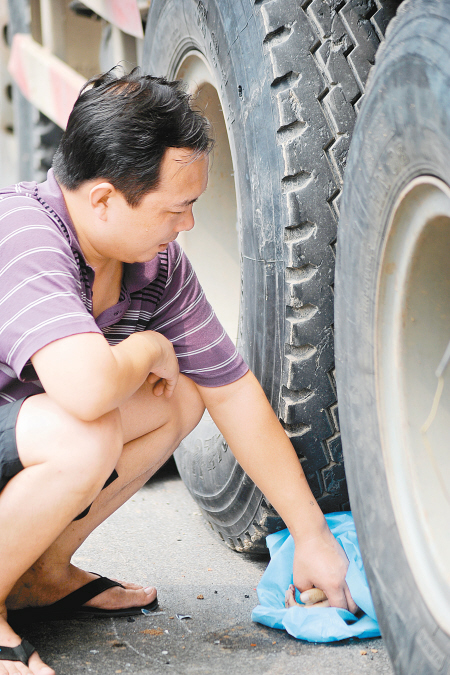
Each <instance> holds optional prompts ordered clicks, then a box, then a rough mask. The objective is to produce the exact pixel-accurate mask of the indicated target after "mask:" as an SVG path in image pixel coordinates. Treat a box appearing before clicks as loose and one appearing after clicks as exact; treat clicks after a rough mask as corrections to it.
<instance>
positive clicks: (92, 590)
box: [8, 577, 158, 622]
mask: <svg viewBox="0 0 450 675" xmlns="http://www.w3.org/2000/svg"><path fill="white" fill-rule="evenodd" d="M114 586H120V588H125V586H122V584H119V582H118V581H113V580H112V579H108V578H107V577H99V578H98V579H93V580H92V581H89V583H87V584H86V585H85V586H82V587H81V588H78V589H77V590H76V591H73V592H72V593H69V595H66V597H65V598H61V600H58V601H57V602H54V603H53V604H52V605H46V606H45V607H24V608H23V609H10V610H8V621H11V622H23V621H33V622H34V621H52V620H57V619H85V618H87V617H91V616H94V617H121V616H136V615H138V614H141V613H142V610H145V611H148V612H153V611H155V609H157V607H158V598H155V600H153V602H150V603H149V604H148V605H145V606H143V607H125V608H122V609H100V608H98V607H85V606H84V603H85V602H88V601H89V600H92V598H95V597H96V596H97V595H99V594H100V593H103V591H106V590H107V589H108V588H113V587H114Z"/></svg>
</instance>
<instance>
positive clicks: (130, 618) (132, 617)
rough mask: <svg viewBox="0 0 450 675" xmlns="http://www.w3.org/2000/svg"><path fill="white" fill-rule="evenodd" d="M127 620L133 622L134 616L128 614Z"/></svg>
mask: <svg viewBox="0 0 450 675" xmlns="http://www.w3.org/2000/svg"><path fill="white" fill-rule="evenodd" d="M127 621H128V623H134V622H135V621H136V619H135V618H134V616H129V617H128V619H127Z"/></svg>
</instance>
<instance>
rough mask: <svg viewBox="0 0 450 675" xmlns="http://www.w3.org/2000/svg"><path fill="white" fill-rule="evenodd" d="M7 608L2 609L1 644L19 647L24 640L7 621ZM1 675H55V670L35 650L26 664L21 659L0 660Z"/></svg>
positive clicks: (0, 614)
mask: <svg viewBox="0 0 450 675" xmlns="http://www.w3.org/2000/svg"><path fill="white" fill-rule="evenodd" d="M5 617H6V609H5V608H3V611H1V610H0V645H1V647H17V646H18V645H20V643H21V642H22V640H21V639H20V637H19V636H18V635H16V633H15V632H14V631H13V629H12V628H11V626H9V625H8V623H7V622H6V618H5ZM0 675H55V671H54V670H52V668H50V667H49V666H47V665H45V663H44V662H43V661H42V660H41V659H40V658H39V655H38V653H37V652H33V654H32V655H31V656H30V659H29V661H28V666H25V665H24V664H23V663H22V662H21V661H0Z"/></svg>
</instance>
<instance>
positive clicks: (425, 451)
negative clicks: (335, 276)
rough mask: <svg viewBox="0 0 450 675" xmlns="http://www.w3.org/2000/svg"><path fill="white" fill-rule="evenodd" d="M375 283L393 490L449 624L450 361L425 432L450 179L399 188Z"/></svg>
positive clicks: (429, 590) (440, 349) (447, 269)
mask: <svg viewBox="0 0 450 675" xmlns="http://www.w3.org/2000/svg"><path fill="white" fill-rule="evenodd" d="M378 289H379V291H378V297H377V314H376V317H377V318H376V335H375V344H376V345H377V351H376V381H377V399H378V410H379V412H380V429H381V434H382V450H383V455H384V460H385V466H386V474H387V480H388V485H389V491H390V496H391V500H392V504H393V509H394V514H395V518H396V523H397V526H398V528H399V532H400V537H401V539H402V543H403V546H404V550H405V553H406V556H407V559H408V562H409V565H410V568H411V570H412V573H413V575H414V577H415V580H416V583H417V585H418V587H419V589H420V591H421V594H422V597H423V599H424V600H425V602H426V604H427V605H428V608H429V610H430V612H431V614H432V615H433V616H434V617H435V619H436V621H437V623H438V625H440V626H441V627H442V629H443V630H445V631H446V632H447V633H450V536H449V527H448V523H449V521H450V496H449V495H450V485H448V482H449V480H448V479H449V478H450V452H449V449H450V367H447V369H446V371H445V373H444V388H443V391H442V395H441V397H440V401H439V405H438V407H437V411H436V414H435V416H434V419H433V421H432V423H431V425H430V426H429V428H428V431H427V432H426V433H425V434H424V433H423V425H424V423H425V422H426V420H427V419H428V420H429V421H430V420H431V418H430V411H431V409H432V405H433V400H434V399H435V394H436V390H437V385H438V379H437V376H436V369H437V368H438V365H439V363H440V362H441V360H442V358H443V355H444V352H445V350H446V347H447V345H448V343H449V340H450V189H449V188H448V186H447V185H446V184H444V183H443V182H442V181H440V180H438V179H436V178H433V177H430V176H421V177H420V178H416V179H414V180H413V181H411V182H410V184H409V185H408V186H407V187H406V188H405V189H404V190H403V191H402V193H401V194H400V196H399V198H398V200H397V203H396V204H395V207H394V209H393V211H392V216H391V219H390V222H389V223H388V230H387V236H386V245H385V250H384V252H383V257H382V265H381V272H380V277H379V283H378ZM421 429H422V431H421ZM374 507H375V505H374ZM386 527H388V524H386ZM386 536H389V532H388V531H386Z"/></svg>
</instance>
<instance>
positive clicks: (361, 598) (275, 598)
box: [252, 511, 380, 642]
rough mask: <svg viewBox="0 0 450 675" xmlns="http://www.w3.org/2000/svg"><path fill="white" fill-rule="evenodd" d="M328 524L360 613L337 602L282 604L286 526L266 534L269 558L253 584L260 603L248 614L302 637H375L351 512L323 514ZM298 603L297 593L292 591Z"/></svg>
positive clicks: (288, 560) (288, 542)
mask: <svg viewBox="0 0 450 675" xmlns="http://www.w3.org/2000/svg"><path fill="white" fill-rule="evenodd" d="M325 518H326V520H327V523H328V526H329V528H330V530H331V532H332V533H333V535H334V536H335V538H336V539H337V540H338V542H339V543H340V544H341V546H342V547H343V549H344V551H345V552H346V554H347V557H348V559H349V563H350V564H349V567H348V570H347V576H346V577H345V579H346V581H347V584H348V587H349V589H350V593H351V594H352V597H353V599H354V601H355V602H356V604H357V605H358V607H360V608H361V609H362V611H363V612H364V615H363V616H362V617H361V618H359V619H358V618H356V617H355V616H354V615H353V614H352V613H351V612H348V611H347V610H345V609H339V608H337V607H318V608H317V609H306V608H304V607H298V606H295V607H290V608H289V609H286V608H285V606H284V595H285V592H286V591H287V589H288V587H289V585H290V584H292V583H293V577H292V570H293V565H294V540H293V539H292V537H291V535H290V534H289V531H288V530H283V531H282V532H276V533H275V534H270V535H269V536H268V537H267V546H268V547H269V551H270V558H271V560H270V563H269V565H268V567H267V569H266V571H265V572H264V575H263V577H262V579H261V581H260V582H259V584H258V589H257V590H258V599H259V602H260V604H259V605H258V607H255V609H254V610H253V612H252V619H253V621H256V622H258V623H263V624H265V625H266V626H270V627H271V628H284V629H285V630H287V632H288V633H290V635H293V636H294V637H296V638H299V639H301V640H308V642H334V641H336V640H345V639H346V638H351V637H359V638H370V637H379V636H380V628H379V626H378V621H377V617H376V614H375V609H374V606H373V602H372V597H371V595H370V590H369V585H368V583H367V578H366V574H365V572H364V567H363V563H362V558H361V553H360V550H359V544H358V539H357V536H356V529H355V523H354V521H353V516H352V514H351V513H350V512H349V511H348V512H344V513H342V512H339V513H329V514H328V515H326V516H325ZM296 599H297V602H298V596H297V598H296Z"/></svg>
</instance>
